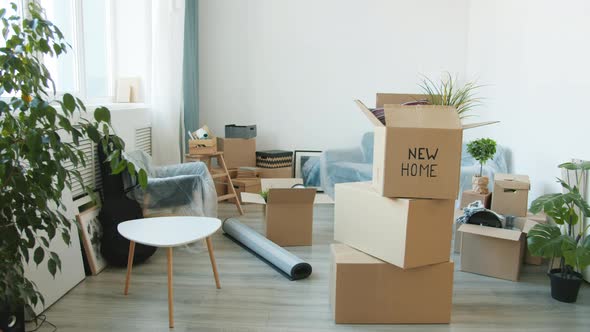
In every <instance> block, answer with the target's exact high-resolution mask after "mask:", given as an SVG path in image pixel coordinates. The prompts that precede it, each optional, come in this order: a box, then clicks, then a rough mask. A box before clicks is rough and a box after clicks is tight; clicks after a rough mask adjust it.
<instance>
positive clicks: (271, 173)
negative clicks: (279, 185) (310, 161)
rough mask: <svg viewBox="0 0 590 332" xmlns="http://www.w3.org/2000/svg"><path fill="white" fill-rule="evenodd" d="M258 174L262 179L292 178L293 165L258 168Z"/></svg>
mask: <svg viewBox="0 0 590 332" xmlns="http://www.w3.org/2000/svg"><path fill="white" fill-rule="evenodd" d="M258 170H259V171H258V175H259V176H260V177H261V178H263V179H288V178H293V167H280V168H259V169H258Z"/></svg>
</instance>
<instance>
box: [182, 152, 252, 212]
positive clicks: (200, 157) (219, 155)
mask: <svg viewBox="0 0 590 332" xmlns="http://www.w3.org/2000/svg"><path fill="white" fill-rule="evenodd" d="M211 158H215V159H217V163H218V164H219V166H221V169H222V170H223V173H217V174H213V173H211ZM185 159H186V161H202V162H204V163H205V164H206V165H207V168H208V169H209V172H210V173H211V177H212V178H213V180H214V181H215V179H219V178H226V179H227V182H224V184H226V185H227V186H228V188H229V189H228V193H227V194H226V195H222V196H218V197H217V201H218V202H221V201H226V200H229V199H232V198H235V199H234V202H235V204H236V207H237V208H238V212H239V213H240V215H243V214H244V210H242V205H241V204H240V198H239V197H238V195H237V193H236V189H235V188H234V184H233V183H232V181H231V177H230V176H229V172H228V170H227V167H226V165H225V159H223V152H215V153H208V154H187V155H186V156H185Z"/></svg>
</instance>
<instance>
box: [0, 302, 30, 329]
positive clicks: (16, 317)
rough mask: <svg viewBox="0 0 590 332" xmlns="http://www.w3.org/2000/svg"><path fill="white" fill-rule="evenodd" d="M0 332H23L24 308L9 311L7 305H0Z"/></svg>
mask: <svg viewBox="0 0 590 332" xmlns="http://www.w3.org/2000/svg"><path fill="white" fill-rule="evenodd" d="M0 331H4V332H25V307H24V306H20V307H19V308H18V309H16V310H15V309H11V308H10V306H9V305H6V304H0Z"/></svg>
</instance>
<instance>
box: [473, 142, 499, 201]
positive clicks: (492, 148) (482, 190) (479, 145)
mask: <svg viewBox="0 0 590 332" xmlns="http://www.w3.org/2000/svg"><path fill="white" fill-rule="evenodd" d="M467 153H469V154H470V155H471V156H472V157H473V159H475V160H477V161H478V162H479V174H476V175H474V176H473V178H472V179H471V184H472V189H473V191H475V192H476V193H478V194H483V195H487V194H488V193H489V189H488V183H490V179H489V178H488V177H487V176H483V165H485V163H486V162H487V161H488V160H490V159H492V158H493V157H494V155H495V154H496V141H494V140H493V139H491V138H480V139H478V140H475V141H471V142H469V143H467Z"/></svg>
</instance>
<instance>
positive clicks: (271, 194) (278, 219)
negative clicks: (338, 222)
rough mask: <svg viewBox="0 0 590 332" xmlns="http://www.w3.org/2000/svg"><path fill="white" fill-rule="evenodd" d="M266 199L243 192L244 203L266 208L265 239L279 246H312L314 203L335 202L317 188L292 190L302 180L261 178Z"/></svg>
mask: <svg viewBox="0 0 590 332" xmlns="http://www.w3.org/2000/svg"><path fill="white" fill-rule="evenodd" d="M260 182H261V189H262V191H263V192H264V191H267V190H268V196H267V200H266V201H265V200H264V198H263V197H262V195H260V194H255V193H247V192H243V193H241V197H242V201H243V202H245V203H256V204H262V205H265V206H266V230H265V233H266V237H267V238H268V239H269V240H271V241H273V242H274V243H276V244H277V245H279V246H282V247H286V246H310V245H311V244H312V231H313V206H314V204H327V203H333V202H332V200H331V199H330V198H329V197H328V196H327V195H325V194H316V189H315V188H292V187H293V186H294V185H298V184H302V183H303V180H302V179H294V178H290V179H260Z"/></svg>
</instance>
